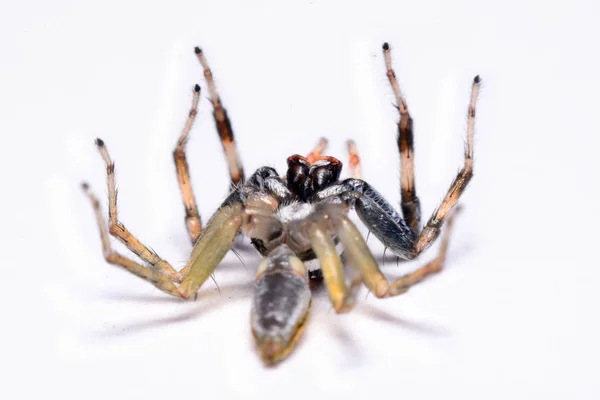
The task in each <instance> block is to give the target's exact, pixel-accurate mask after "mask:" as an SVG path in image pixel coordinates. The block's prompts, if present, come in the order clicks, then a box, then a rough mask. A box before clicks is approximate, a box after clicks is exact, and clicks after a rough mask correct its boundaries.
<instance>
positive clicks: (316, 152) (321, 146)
mask: <svg viewBox="0 0 600 400" xmlns="http://www.w3.org/2000/svg"><path fill="white" fill-rule="evenodd" d="M327 144H328V141H327V139H326V138H324V137H322V138H320V139H319V141H318V142H317V145H316V146H315V148H314V149H313V150H312V151H311V152H310V153H308V155H307V156H306V159H307V160H308V162H309V163H310V164H312V163H314V162H315V161H317V159H319V158H320V157H321V156H322V155H323V152H324V151H325V150H326V149H327Z"/></svg>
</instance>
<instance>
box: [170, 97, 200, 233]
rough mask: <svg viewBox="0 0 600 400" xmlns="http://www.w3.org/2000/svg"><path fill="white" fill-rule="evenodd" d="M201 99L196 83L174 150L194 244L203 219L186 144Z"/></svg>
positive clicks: (180, 187)
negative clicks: (191, 177)
mask: <svg viewBox="0 0 600 400" xmlns="http://www.w3.org/2000/svg"><path fill="white" fill-rule="evenodd" d="M199 100H200V86H198V85H196V86H195V87H194V98H193V100H192V107H191V108H190V112H189V115H188V119H187V121H186V123H185V126H184V127H183V131H182V132H181V135H180V136H179V139H178V140H177V146H176V147H175V150H174V151H173V159H174V160H175V169H176V170H177V182H178V183H179V190H180V191H181V197H182V198H183V205H184V206H185V225H186V227H187V231H188V234H189V236H190V240H191V241H192V244H194V243H196V240H198V237H199V236H200V234H201V233H202V221H201V220H200V214H199V213H198V206H197V205H196V197H195V196H194V191H193V190H192V183H191V182H190V170H189V167H188V163H187V159H186V156H185V145H186V144H187V141H188V135H189V133H190V130H191V129H192V124H193V123H194V119H196V114H197V112H198V111H197V110H198V102H199Z"/></svg>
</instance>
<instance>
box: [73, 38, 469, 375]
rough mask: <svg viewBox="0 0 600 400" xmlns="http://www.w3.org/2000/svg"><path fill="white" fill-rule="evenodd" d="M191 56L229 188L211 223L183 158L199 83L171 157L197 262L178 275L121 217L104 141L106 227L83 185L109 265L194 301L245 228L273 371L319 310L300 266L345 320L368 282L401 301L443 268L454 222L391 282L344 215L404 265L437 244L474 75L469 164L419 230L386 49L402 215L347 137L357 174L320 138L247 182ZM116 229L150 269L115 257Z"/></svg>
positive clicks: (451, 198)
mask: <svg viewBox="0 0 600 400" xmlns="http://www.w3.org/2000/svg"><path fill="white" fill-rule="evenodd" d="M195 53H196V56H197V57H198V60H199V61H200V64H201V66H202V68H203V70H204V76H205V78H206V84H207V87H208V91H209V93H210V99H211V101H212V104H213V107H214V112H213V117H214V120H215V123H216V126H217V131H218V133H219V136H220V138H221V142H222V144H223V150H224V152H225V156H226V159H227V163H228V166H229V173H230V176H231V189H230V193H229V195H228V196H227V198H226V199H225V201H224V202H223V203H222V204H221V206H220V207H219V208H218V209H217V211H216V212H215V213H214V214H213V216H212V217H211V218H210V220H209V221H208V224H206V226H205V227H203V226H202V223H201V220H200V215H199V213H198V207H197V206H196V200H195V197H194V193H193V191H192V186H191V183H190V175H189V170H188V164H187V161H186V155H185V145H186V142H187V138H188V134H189V132H190V129H191V127H192V123H193V122H194V119H195V117H196V110H197V106H198V101H199V99H200V86H198V85H196V86H195V89H194V97H193V102H192V107H191V110H190V112H189V117H188V119H187V122H186V124H185V127H184V129H183V132H182V133H181V136H180V137H179V140H178V142H177V146H176V148H175V151H174V153H173V156H174V159H175V166H176V170H177V178H178V181H179V187H180V189H181V193H182V196H183V203H184V206H185V212H186V216H185V223H186V225H187V231H188V233H189V237H190V239H191V241H192V244H193V246H194V247H193V250H192V253H191V255H190V258H189V261H188V262H187V264H186V265H185V267H183V268H182V269H181V270H180V271H177V270H175V269H174V268H173V267H172V266H171V265H170V264H169V263H168V262H167V261H165V260H163V259H162V258H160V257H159V256H158V255H157V254H156V253H155V252H154V251H152V250H151V249H150V248H148V247H146V246H145V245H143V244H142V243H141V242H140V241H139V240H138V239H136V238H135V237H134V236H132V235H131V234H130V233H129V231H128V230H127V228H125V226H124V225H123V224H122V223H121V222H120V221H119V220H118V218H117V192H116V190H115V167H114V163H113V161H112V160H111V158H110V157H109V155H108V150H107V148H106V146H105V144H104V142H103V141H102V140H101V139H96V146H97V148H98V150H99V151H100V154H101V156H102V158H103V160H104V162H105V164H106V172H107V181H108V200H109V210H108V219H109V225H108V229H107V227H106V224H105V221H104V219H103V218H102V215H101V212H100V206H99V203H98V200H97V199H96V197H95V196H94V195H93V194H92V192H91V191H90V189H89V186H88V185H87V184H86V183H83V189H84V190H85V193H86V194H87V196H88V197H89V199H90V200H91V202H92V204H93V207H94V212H95V215H96V219H97V223H98V227H99V229H100V236H101V239H102V248H103V253H104V258H105V259H106V261H108V262H109V263H110V264H115V265H118V266H120V267H122V268H124V269H126V270H128V271H129V272H131V273H133V274H134V275H137V276H139V277H141V278H143V279H146V280H147V281H149V282H151V283H152V284H153V285H154V286H156V287H157V288H159V289H160V290H162V291H164V292H166V293H168V294H170V295H173V296H176V297H181V298H184V299H188V298H190V297H193V296H194V295H195V294H196V292H197V291H198V289H199V288H200V287H201V286H202V284H203V283H204V282H205V281H206V280H207V279H208V278H209V277H210V276H211V275H212V273H213V272H214V271H215V269H216V268H217V266H218V265H219V263H220V262H221V260H222V259H223V257H224V256H225V254H226V253H227V252H228V251H229V250H231V249H232V246H233V242H234V239H235V238H236V236H237V235H238V234H239V233H243V234H244V235H245V236H247V237H248V238H250V240H251V243H252V244H253V245H254V247H255V248H256V250H257V251H258V252H259V253H260V255H261V256H262V257H264V259H263V261H262V262H261V263H260V266H259V267H258V273H257V276H256V291H255V294H254V300H253V305H252V312H251V326H252V333H253V335H254V338H255V341H256V346H257V349H258V352H259V354H260V357H261V358H262V359H263V361H264V362H265V364H267V365H273V364H275V363H277V362H278V361H280V360H282V359H284V358H285V357H286V356H287V355H288V354H289V352H290V351H291V350H292V348H293V346H294V343H295V342H296V340H297V339H298V337H299V335H300V333H301V332H302V329H303V327H304V324H305V321H306V317H307V315H308V311H309V308H310V305H311V291H310V289H309V275H308V272H307V269H306V267H305V264H304V261H309V260H313V259H318V261H319V264H320V269H321V272H322V276H323V278H324V281H325V285H326V287H327V290H328V293H329V298H330V300H331V303H332V304H333V307H334V309H335V311H336V312H338V313H342V312H347V311H349V310H350V309H351V308H352V307H353V305H354V303H355V295H356V293H357V289H358V288H359V286H360V285H361V284H364V285H365V286H366V287H367V288H368V289H369V290H370V291H371V292H372V293H373V294H374V295H375V296H377V297H378V298H382V297H390V296H396V295H398V294H401V293H404V292H406V291H407V290H408V289H409V288H410V287H411V286H413V285H415V284H416V283H418V282H420V281H422V280H423V279H425V278H426V277H428V276H430V275H432V274H435V273H437V272H439V271H440V270H441V269H442V267H443V264H444V259H445V254H446V249H447V244H448V237H449V232H450V227H451V223H452V219H453V216H452V215H451V216H450V217H449V218H448V221H447V223H448V226H447V228H446V231H445V234H444V236H443V239H442V245H441V247H440V251H439V253H438V255H437V257H436V258H435V259H434V260H433V261H431V262H429V263H428V264H426V265H424V266H422V267H420V268H419V269H417V270H416V271H414V272H412V273H409V274H407V275H405V276H402V277H400V278H398V279H396V280H394V281H393V282H388V280H387V279H386V278H385V277H384V275H383V274H382V273H381V271H380V270H379V267H378V265H377V262H376V261H375V259H374V258H373V255H372V254H371V251H370V250H369V248H368V247H367V244H366V243H365V240H364V239H363V237H362V236H361V234H360V233H359V231H358V229H357V228H356V226H355V225H354V223H352V222H351V220H350V219H349V218H348V213H349V211H350V210H352V209H353V210H355V211H356V213H357V214H358V216H359V218H360V219H361V220H362V222H363V223H364V224H365V225H366V226H367V228H368V229H369V231H370V232H372V233H373V234H374V235H375V237H377V238H378V239H379V240H380V241H381V242H382V243H383V244H384V245H385V246H386V247H387V248H389V249H390V250H391V251H392V252H393V253H394V254H395V255H396V256H398V257H400V258H402V259H413V258H415V257H416V256H417V255H419V254H420V253H421V252H423V251H424V250H425V249H427V248H428V247H429V246H430V245H431V244H432V243H433V242H434V241H435V240H436V238H437V237H438V235H439V234H440V230H441V227H442V224H443V223H444V220H445V219H446V218H447V217H448V215H449V213H450V210H451V209H452V207H454V205H456V203H457V201H458V199H459V196H460V195H461V194H462V193H463V191H464V190H465V188H466V187H467V185H468V183H469V181H470V179H471V177H472V176H473V135H474V123H475V103H476V99H477V94H478V91H479V86H480V79H479V76H476V77H475V79H474V80H473V86H472V91H471V100H470V104H469V110H468V129H467V142H466V146H465V160H464V165H463V168H462V169H461V170H460V172H459V173H458V175H457V176H456V178H455V179H454V181H453V182H452V185H451V187H450V189H449V190H448V192H447V193H446V196H445V197H444V199H443V201H442V203H441V204H440V206H439V207H438V208H437V209H436V210H435V211H434V212H433V214H432V216H431V218H430V219H429V221H428V222H427V224H426V225H425V227H424V228H423V229H421V226H420V219H421V212H420V204H419V198H418V197H417V195H416V192H415V183H414V166H413V123H412V118H411V116H410V114H409V112H408V108H407V105H406V101H405V100H404V97H403V96H402V94H401V92H400V88H399V86H398V82H397V80H396V76H395V74H394V71H393V69H392V64H391V57H390V47H389V45H388V44H387V43H384V44H383V56H384V60H385V66H386V70H387V77H388V79H389V82H390V84H391V87H392V89H393V92H394V94H395V96H396V101H397V106H398V111H399V113H400V120H399V122H398V149H399V152H400V166H401V180H400V187H401V210H402V214H399V213H398V212H397V211H396V210H395V209H394V208H393V207H392V206H391V205H390V204H389V203H388V202H387V201H386V200H385V199H384V198H383V197H382V196H381V195H380V194H379V193H378V192H377V191H376V190H375V189H374V188H373V187H371V185H369V184H368V183H367V182H366V181H364V180H362V179H361V177H360V161H359V158H358V155H357V151H356V146H355V145H354V143H353V142H352V141H349V142H348V151H349V156H350V162H349V164H350V172H351V174H352V178H348V179H345V180H340V179H339V178H340V172H341V170H342V163H341V162H340V161H339V160H338V159H336V158H334V157H328V156H323V155H322V152H323V151H324V150H325V147H326V144H327V143H326V141H325V139H321V141H320V142H319V144H318V145H317V147H316V148H315V149H314V150H313V151H312V152H311V153H310V154H308V156H307V157H303V156H300V155H293V156H291V157H289V158H288V159H287V164H288V170H287V173H286V175H285V176H283V177H282V176H280V175H279V174H278V173H277V171H275V169H273V168H271V167H261V168H259V169H258V170H256V172H254V173H253V174H252V175H251V176H250V178H249V179H247V180H246V179H244V172H243V169H242V165H241V162H240V158H239V155H238V152H237V149H236V145H235V141H234V138H233V131H232V127H231V124H230V121H229V118H228V116H227V112H226V111H225V109H224V108H223V105H222V104H221V99H220V97H219V95H218V93H217V90H216V87H215V83H214V80H213V77H212V72H211V70H210V68H209V67H208V64H207V62H206V59H205V57H204V53H203V52H202V50H200V48H198V47H196V48H195ZM109 232H110V234H111V235H112V236H114V237H116V238H117V239H119V240H120V241H121V242H123V243H124V244H125V246H127V248H128V249H129V250H131V251H132V252H133V253H135V254H136V255H137V256H138V257H139V258H141V259H142V260H143V261H145V262H146V263H147V264H149V266H145V265H142V264H139V263H137V262H135V261H132V260H130V259H128V258H126V257H123V256H122V255H120V254H119V253H117V252H115V251H113V250H112V249H111V246H110V242H109V236H108V234H109ZM338 243H341V245H342V247H343V249H344V262H343V261H342V258H341V257H340V254H339V253H338V251H337V250H336V244H338Z"/></svg>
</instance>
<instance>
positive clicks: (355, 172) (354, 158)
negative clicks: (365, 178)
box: [346, 140, 362, 179]
mask: <svg viewBox="0 0 600 400" xmlns="http://www.w3.org/2000/svg"><path fill="white" fill-rule="evenodd" d="M346 147H347V149H348V165H349V166H350V174H351V175H352V177H353V178H354V179H361V176H362V174H361V172H360V157H359V156H358V150H357V146H356V143H354V140H348V141H347V142H346Z"/></svg>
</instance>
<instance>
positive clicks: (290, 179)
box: [287, 154, 310, 198]
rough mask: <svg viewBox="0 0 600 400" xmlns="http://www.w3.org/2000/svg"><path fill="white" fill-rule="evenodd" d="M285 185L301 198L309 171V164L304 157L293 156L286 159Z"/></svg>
mask: <svg viewBox="0 0 600 400" xmlns="http://www.w3.org/2000/svg"><path fill="white" fill-rule="evenodd" d="M287 164H288V170H287V185H288V188H289V189H290V190H291V191H292V192H293V193H295V194H296V195H297V196H299V197H301V198H303V197H304V191H305V187H306V183H305V182H306V179H307V178H308V173H309V171H310V163H309V162H308V160H307V159H306V158H305V157H302V156H301V155H298V154H295V155H293V156H290V157H288V159H287Z"/></svg>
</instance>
